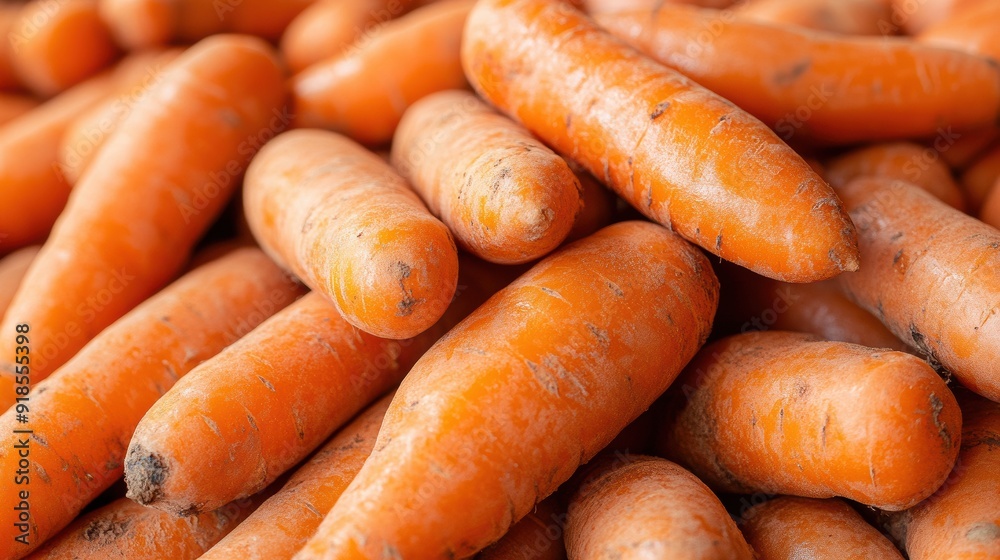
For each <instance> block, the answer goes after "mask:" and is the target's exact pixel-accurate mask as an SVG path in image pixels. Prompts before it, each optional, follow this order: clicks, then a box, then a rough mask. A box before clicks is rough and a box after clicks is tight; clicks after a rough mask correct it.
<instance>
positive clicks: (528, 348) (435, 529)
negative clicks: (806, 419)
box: [295, 222, 718, 560]
mask: <svg viewBox="0 0 1000 560" xmlns="http://www.w3.org/2000/svg"><path fill="white" fill-rule="evenodd" d="M717 297H718V283H717V281H716V279H715V276H714V275H713V274H712V273H711V269H710V267H709V263H708V260H707V258H706V257H705V256H704V255H702V254H701V253H700V252H699V251H698V250H697V249H695V248H694V247H692V246H690V245H688V244H687V243H684V242H683V241H682V240H681V239H680V238H679V237H677V236H676V235H673V234H671V233H670V232H668V231H667V230H665V229H663V228H661V227H659V226H657V225H654V224H650V223H647V222H625V223H619V224H615V225H612V226H608V227H606V228H604V229H603V230H601V231H599V232H597V233H595V234H594V235H591V236H590V237H587V238H585V239H581V240H580V241H577V242H576V243H573V244H571V245H569V246H568V247H566V248H564V249H562V250H560V251H557V252H556V253H553V254H552V255H550V256H549V257H546V258H545V259H543V260H542V261H541V262H540V263H539V264H537V265H535V266H534V267H533V268H532V269H531V270H530V271H528V272H527V273H526V274H524V275H523V276H521V277H520V278H519V279H518V280H516V281H515V282H514V283H513V284H511V285H510V286H508V287H507V288H505V289H504V290H502V291H500V292H499V293H498V294H497V295H495V296H493V298H491V299H490V300H489V301H487V302H486V303H485V304H484V305H483V306H482V307H480V308H479V309H477V310H476V311H475V312H473V314H472V315H470V316H469V317H468V318H467V319H465V320H464V321H463V322H462V323H460V324H459V325H458V326H457V327H455V328H454V329H452V331H451V332H450V333H449V334H448V335H447V336H445V337H444V338H443V339H441V340H440V341H439V342H438V343H437V344H436V345H435V346H434V347H433V348H431V349H430V350H429V351H428V352H427V353H426V354H425V355H424V356H423V357H422V358H421V359H420V361H419V362H417V364H416V365H415V366H414V367H413V369H412V370H411V371H410V373H409V374H408V375H407V376H406V378H405V379H404V380H403V383H402V384H401V385H400V388H399V390H398V391H397V392H396V396H395V397H394V398H393V401H392V404H390V405H389V411H388V412H387V413H386V418H385V421H384V422H383V424H382V429H381V431H380V432H379V437H378V441H377V442H376V446H375V451H374V453H373V454H372V456H371V457H370V458H369V459H368V461H367V462H366V463H365V465H364V467H362V469H361V471H360V472H359V473H358V475H357V477H356V478H355V479H354V481H353V482H352V483H351V485H350V486H349V487H348V489H347V490H346V491H345V492H344V494H343V495H342V496H341V497H340V499H339V500H338V501H337V504H336V505H335V506H334V508H333V509H332V510H331V511H330V513H329V514H328V515H327V517H326V519H325V520H324V521H323V523H322V525H320V528H319V530H318V531H317V533H316V535H314V536H313V538H312V539H311V540H310V542H309V544H308V545H307V546H306V547H305V548H304V549H303V550H302V551H301V552H300V553H299V554H298V555H297V556H296V557H295V558H297V559H299V560H305V559H307V558H326V559H333V558H352V559H358V558H384V557H385V556H384V555H388V556H392V555H396V557H400V558H417V557H419V558H454V557H462V556H467V555H469V554H472V553H474V552H476V551H478V550H480V549H482V548H483V547H485V546H486V545H488V544H490V543H492V542H494V541H496V540H497V539H499V538H500V537H501V536H502V535H503V534H504V533H506V531H507V530H508V528H509V527H510V526H512V525H513V524H514V523H515V522H517V521H518V520H519V519H520V518H522V517H523V516H524V515H526V514H527V513H528V512H529V511H531V510H532V508H533V507H534V505H535V503H536V502H537V501H539V500H541V499H543V498H545V497H546V496H548V495H549V494H551V493H552V492H553V491H554V490H555V489H556V488H557V487H558V486H559V485H560V484H561V483H562V482H563V481H565V480H567V479H568V478H569V477H570V475H572V473H573V471H575V470H576V468H577V467H578V466H579V465H580V464H582V463H584V462H586V461H587V460H588V459H590V458H591V457H593V456H594V455H595V454H596V453H597V452H598V451H600V449H601V448H603V447H604V446H605V445H607V444H608V443H609V442H610V441H611V440H612V439H614V436H615V434H617V433H618V432H619V431H620V430H621V429H622V428H624V427H625V426H626V425H627V424H628V423H629V422H630V421H631V420H633V419H635V418H636V417H637V416H639V414H640V413H641V412H642V411H643V410H645V409H646V408H647V407H648V406H649V405H650V404H651V403H652V402H653V400H654V399H655V398H656V396H657V395H659V394H660V393H661V392H662V391H663V390H664V389H665V388H666V387H667V385H669V384H670V382H671V380H672V379H673V376H674V374H675V373H676V372H677V371H679V370H680V368H681V367H683V364H684V363H685V362H686V361H687V360H688V359H689V358H690V357H691V356H692V355H693V354H694V352H695V351H696V350H697V348H698V347H699V346H700V345H701V344H702V342H703V341H704V340H705V338H706V337H707V336H708V332H709V330H710V328H711V318H712V315H713V314H714V311H715V307H716V302H717ZM626 318H627V319H626ZM430 512H435V513H430Z"/></svg>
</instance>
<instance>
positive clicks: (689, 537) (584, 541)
mask: <svg viewBox="0 0 1000 560" xmlns="http://www.w3.org/2000/svg"><path fill="white" fill-rule="evenodd" d="M623 458H624V459H623ZM604 459H605V462H610V461H611V460H612V459H614V463H613V464H612V465H607V466H606V465H597V466H595V467H592V468H595V469H598V471H597V472H595V473H593V474H591V475H590V476H588V477H586V478H585V480H584V482H583V484H581V486H580V488H579V489H578V490H577V491H576V492H575V493H574V495H573V497H572V498H571V499H570V503H569V517H568V520H567V524H566V549H567V551H568V552H569V556H570V557H571V558H588V559H593V560H612V559H614V560H640V559H643V558H671V557H683V558H690V559H691V560H751V559H753V558H754V554H753V551H752V550H751V549H750V547H749V546H748V545H747V542H746V541H745V540H744V539H743V535H741V534H740V530H739V529H738V528H737V527H736V523H735V522H733V520H732V518H730V517H729V514H728V513H727V512H726V508H725V507H724V506H723V505H722V502H720V501H719V499H718V498H717V497H716V496H715V494H713V493H712V491H711V490H709V489H708V487H707V486H705V483H704V482H702V481H700V480H698V478H697V477H696V476H694V475H693V474H691V473H690V472H688V471H686V470H684V469H683V468H682V467H680V466H679V465H677V464H675V463H672V462H670V461H667V460H666V459H660V458H656V457H646V456H642V455H627V456H626V455H622V456H620V457H613V456H609V457H605V458H604Z"/></svg>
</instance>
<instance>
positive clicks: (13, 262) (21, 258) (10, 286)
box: [0, 245, 41, 318]
mask: <svg viewBox="0 0 1000 560" xmlns="http://www.w3.org/2000/svg"><path fill="white" fill-rule="evenodd" d="M40 248H41V247H39V246H38V245H33V246H31V247H25V248H24V249H21V250H19V251H15V252H13V253H11V254H9V255H7V256H6V257H4V258H3V259H0V318H2V317H3V314H4V311H7V306H9V305H10V301H11V300H12V299H14V292H16V291H17V287H18V286H20V285H21V279H22V278H24V273H25V272H27V271H28V266H29V265H31V261H33V260H35V255H37V254H38V250H39V249H40Z"/></svg>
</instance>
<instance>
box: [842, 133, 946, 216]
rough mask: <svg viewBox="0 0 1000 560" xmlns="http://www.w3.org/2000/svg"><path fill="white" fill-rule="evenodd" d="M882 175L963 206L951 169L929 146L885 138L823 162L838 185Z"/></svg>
mask: <svg viewBox="0 0 1000 560" xmlns="http://www.w3.org/2000/svg"><path fill="white" fill-rule="evenodd" d="M866 176H872V177H883V178H885V179H890V180H899V181H906V182H908V183H911V184H913V185H916V186H918V187H920V188H922V189H924V190H925V191H927V192H929V193H931V194H932V195H934V196H936V197H938V198H939V199H941V201H942V202H944V203H945V204H947V205H948V206H951V207H952V208H955V209H957V210H962V211H964V210H965V195H964V194H963V193H962V189H960V188H959V187H958V184H957V183H956V182H955V179H953V178H952V176H951V170H950V169H949V168H948V166H947V165H946V164H945V163H944V162H943V161H941V159H940V158H938V156H937V152H936V151H935V150H934V149H933V148H929V147H924V146H921V145H919V144H914V143H912V142H887V143H884V144H874V145H872V146H868V147H865V148H859V149H857V150H854V151H852V152H849V153H847V154H844V155H842V156H840V157H837V158H835V159H833V160H831V161H828V162H827V164H826V173H825V174H824V178H825V179H826V180H827V181H828V182H829V183H830V185H832V186H833V187H834V188H840V187H843V186H844V185H846V184H847V183H850V182H851V181H853V180H854V179H857V178H859V177H866Z"/></svg>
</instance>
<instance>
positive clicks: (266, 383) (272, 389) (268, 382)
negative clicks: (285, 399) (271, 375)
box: [257, 375, 277, 393]
mask: <svg viewBox="0 0 1000 560" xmlns="http://www.w3.org/2000/svg"><path fill="white" fill-rule="evenodd" d="M257 379H259V380H260V382H261V383H263V384H264V386H265V387H267V388H268V390H269V391H271V392H272V393H276V392H277V391H275V390H274V385H271V382H270V381H268V380H267V379H264V377H263V376H261V375H258V376H257Z"/></svg>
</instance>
